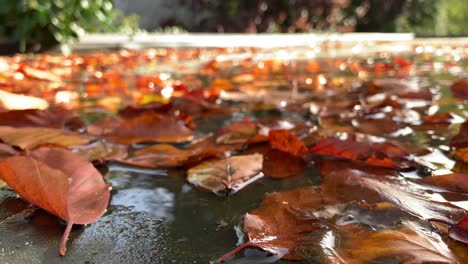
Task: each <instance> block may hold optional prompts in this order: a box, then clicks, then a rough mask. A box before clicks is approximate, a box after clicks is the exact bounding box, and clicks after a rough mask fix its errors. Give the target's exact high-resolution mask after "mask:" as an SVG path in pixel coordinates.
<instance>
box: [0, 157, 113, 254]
mask: <svg viewBox="0 0 468 264" xmlns="http://www.w3.org/2000/svg"><path fill="white" fill-rule="evenodd" d="M0 178H1V179H2V180H4V181H5V182H6V183H7V184H8V185H9V186H10V187H11V188H13V189H14V190H15V191H16V192H17V193H18V194H19V195H20V196H21V197H23V198H24V199H25V200H27V201H29V202H30V203H32V204H34V205H36V206H38V207H41V208H43V209H45V210H47V211H49V212H50V213H52V214H54V215H57V216H59V217H60V218H62V219H64V220H65V221H67V222H68V225H67V229H66V231H65V233H64V235H63V238H62V241H61V245H60V254H61V255H64V254H65V252H66V245H65V243H66V240H67V239H68V235H69V233H70V231H71V226H72V225H73V224H89V223H92V222H94V221H96V220H98V219H99V218H100V217H101V216H102V215H103V214H104V212H105V210H106V207H107V205H108V203H109V197H110V192H109V188H108V186H107V184H106V183H105V182H104V180H103V179H102V175H101V174H100V173H99V172H98V171H97V170H96V169H95V168H94V166H93V165H92V164H91V163H90V162H89V161H87V160H85V159H83V158H81V157H80V156H78V155H76V154H73V153H72V152H70V151H67V150H64V149H58V148H41V149H38V150H35V151H32V152H31V153H30V156H27V157H12V158H8V159H5V160H3V161H1V162H0Z"/></svg>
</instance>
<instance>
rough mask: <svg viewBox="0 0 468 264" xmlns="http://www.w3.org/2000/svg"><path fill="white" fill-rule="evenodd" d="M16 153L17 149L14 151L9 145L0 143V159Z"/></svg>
mask: <svg viewBox="0 0 468 264" xmlns="http://www.w3.org/2000/svg"><path fill="white" fill-rule="evenodd" d="M18 154H19V153H18V151H16V150H15V149H14V148H12V147H11V146H8V145H6V144H2V143H0V160H2V159H5V158H8V157H11V156H16V155H18Z"/></svg>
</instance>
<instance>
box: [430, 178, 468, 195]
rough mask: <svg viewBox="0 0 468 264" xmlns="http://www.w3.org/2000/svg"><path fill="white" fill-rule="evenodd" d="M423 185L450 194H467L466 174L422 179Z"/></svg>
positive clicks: (467, 182) (467, 179)
mask: <svg viewBox="0 0 468 264" xmlns="http://www.w3.org/2000/svg"><path fill="white" fill-rule="evenodd" d="M421 182H422V183H424V184H429V185H433V186H438V187H441V188H444V189H446V190H449V191H452V192H460V193H468V174H463V173H451V174H445V175H435V176H430V177H424V178H423V179H422V180H421Z"/></svg>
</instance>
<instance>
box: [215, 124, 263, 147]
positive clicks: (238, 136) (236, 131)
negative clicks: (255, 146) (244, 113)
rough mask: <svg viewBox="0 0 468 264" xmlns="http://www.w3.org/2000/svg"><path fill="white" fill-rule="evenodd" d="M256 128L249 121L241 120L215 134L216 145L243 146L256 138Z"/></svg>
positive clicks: (255, 125)
mask: <svg viewBox="0 0 468 264" xmlns="http://www.w3.org/2000/svg"><path fill="white" fill-rule="evenodd" d="M257 133H258V126H257V124H256V123H254V122H252V121H250V120H242V121H237V122H234V123H231V124H229V125H228V126H225V127H223V128H222V129H220V130H219V131H218V132H217V133H216V143H217V144H243V143H247V142H248V141H249V139H251V138H253V137H254V136H256V135H257Z"/></svg>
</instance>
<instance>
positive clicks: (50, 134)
mask: <svg viewBox="0 0 468 264" xmlns="http://www.w3.org/2000/svg"><path fill="white" fill-rule="evenodd" d="M0 139H1V140H2V141H3V142H5V143H7V144H9V145H12V146H18V147H20V148H22V149H34V148H36V147H38V146H40V145H57V146H62V147H71V146H78V145H84V144H88V143H89V142H91V141H92V140H93V139H94V138H93V137H91V136H87V135H81V134H78V133H74V132H64V131H63V130H61V129H54V128H39V127H23V128H14V127H8V126H0Z"/></svg>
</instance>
